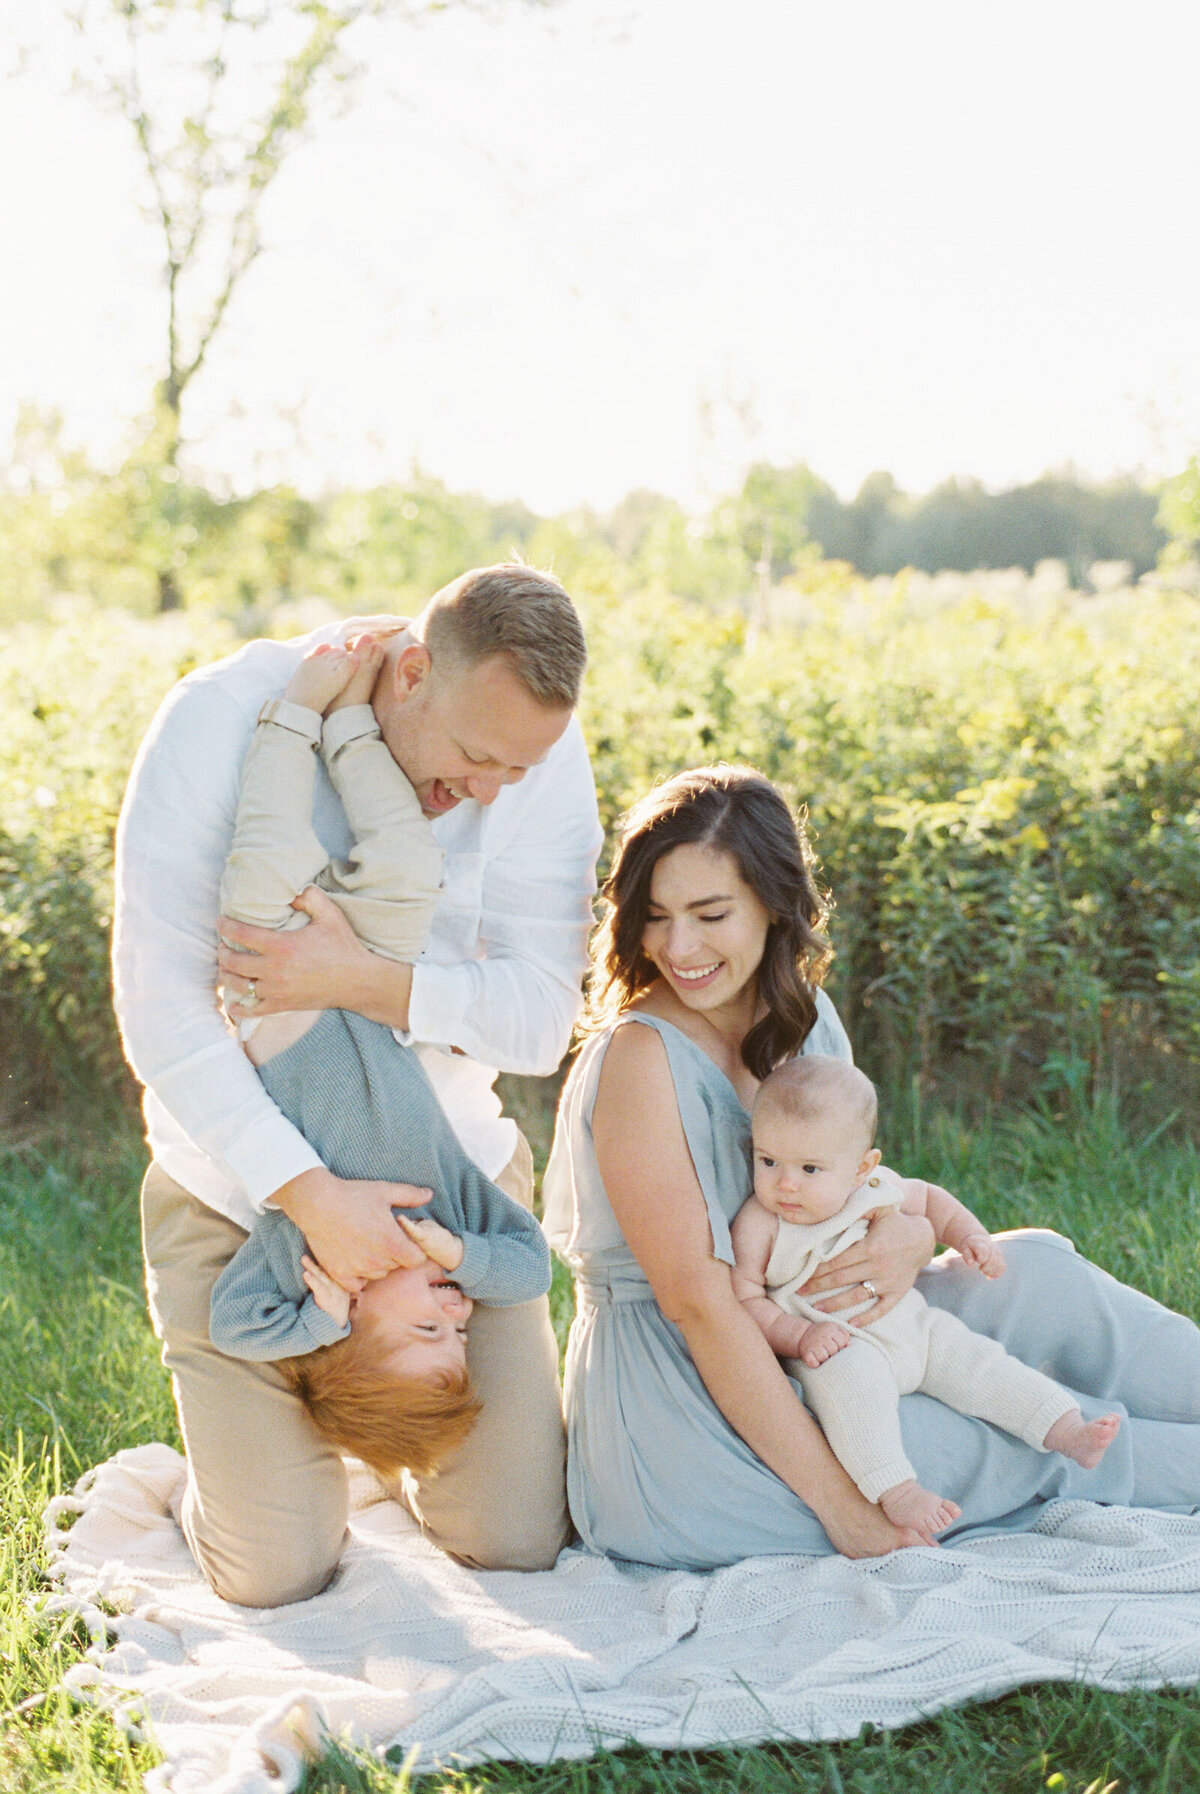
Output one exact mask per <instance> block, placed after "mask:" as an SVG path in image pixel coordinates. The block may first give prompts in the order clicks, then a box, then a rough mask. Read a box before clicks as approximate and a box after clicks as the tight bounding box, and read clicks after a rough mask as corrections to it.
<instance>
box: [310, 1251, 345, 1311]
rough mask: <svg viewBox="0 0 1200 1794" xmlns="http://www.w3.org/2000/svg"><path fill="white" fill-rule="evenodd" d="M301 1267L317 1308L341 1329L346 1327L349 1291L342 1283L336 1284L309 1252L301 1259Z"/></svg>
mask: <svg viewBox="0 0 1200 1794" xmlns="http://www.w3.org/2000/svg"><path fill="white" fill-rule="evenodd" d="M300 1266H301V1269H302V1271H303V1273H304V1282H305V1284H306V1286H307V1288H308V1291H309V1294H310V1295H311V1296H312V1299H313V1301H314V1302H315V1303H316V1305H317V1307H318V1308H319V1309H320V1310H321V1311H322V1313H324V1314H327V1315H329V1316H330V1317H331V1318H332V1319H333V1320H335V1321H336V1322H337V1324H338V1326H339V1327H344V1326H345V1325H346V1322H347V1321H348V1320H349V1319H350V1292H349V1290H345V1289H343V1288H342V1286H341V1284H340V1283H335V1282H334V1281H333V1278H332V1277H330V1276H329V1275H328V1273H327V1272H325V1271H323V1270H322V1269H321V1267H320V1265H319V1264H318V1263H317V1261H316V1259H315V1258H310V1257H309V1256H308V1254H307V1252H306V1253H304V1254H303V1256H302V1257H301V1259H300Z"/></svg>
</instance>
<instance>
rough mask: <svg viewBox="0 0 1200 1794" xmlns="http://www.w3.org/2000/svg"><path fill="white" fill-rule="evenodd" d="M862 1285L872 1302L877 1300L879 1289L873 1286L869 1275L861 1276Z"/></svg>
mask: <svg viewBox="0 0 1200 1794" xmlns="http://www.w3.org/2000/svg"><path fill="white" fill-rule="evenodd" d="M862 1286H863V1288H864V1289H865V1290H866V1292H867V1294H868V1295H869V1296H870V1298H871V1300H872V1302H878V1300H879V1291H878V1290H877V1289H876V1288H875V1285H874V1284H873V1283H872V1282H871V1280H870V1278H869V1277H864V1278H863V1280H862Z"/></svg>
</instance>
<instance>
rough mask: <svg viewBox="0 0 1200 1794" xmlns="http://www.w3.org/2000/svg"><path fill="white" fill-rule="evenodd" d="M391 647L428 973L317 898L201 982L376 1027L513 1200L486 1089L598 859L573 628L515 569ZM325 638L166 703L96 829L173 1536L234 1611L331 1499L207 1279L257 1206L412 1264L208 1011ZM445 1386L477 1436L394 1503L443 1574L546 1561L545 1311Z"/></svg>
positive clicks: (513, 1066)
mask: <svg viewBox="0 0 1200 1794" xmlns="http://www.w3.org/2000/svg"><path fill="white" fill-rule="evenodd" d="M377 622H378V620H377ZM353 628H354V626H353V625H351V626H349V629H350V631H353ZM387 628H388V629H389V630H390V631H391V633H389V634H388V635H387V640H386V643H385V658H384V665H383V669H382V672H381V674H380V677H379V681H378V684H377V686H376V688H375V693H374V695H373V697H372V704H373V707H374V709H375V713H376V716H377V718H378V721H379V725H380V729H381V732H382V734H383V737H384V740H385V741H386V743H387V745H388V747H389V749H390V750H391V752H392V754H393V756H394V758H395V759H396V761H397V763H398V764H399V766H400V767H401V769H402V770H403V771H404V772H405V773H406V775H407V776H408V778H409V780H410V782H411V783H412V785H413V786H414V788H415V790H416V792H417V794H418V797H419V798H420V801H421V804H422V808H423V809H424V811H425V813H426V815H428V816H429V817H430V818H431V821H432V824H433V829H434V833H435V835H436V836H437V838H438V840H439V843H440V845H441V846H442V847H443V848H444V849H445V853H446V862H445V883H444V888H443V891H442V895H441V898H440V899H439V902H438V906H437V910H436V912H435V917H434V923H433V928H432V931H431V935H430V940H429V944H428V946H427V948H426V951H425V953H424V955H423V956H422V958H421V960H420V962H419V963H418V964H417V965H416V966H413V967H409V966H405V965H401V964H398V963H396V962H393V961H386V960H383V959H381V958H379V957H377V956H375V955H373V954H371V953H370V952H369V951H368V950H367V949H366V948H364V947H363V946H362V945H361V943H360V942H359V941H358V940H357V938H356V937H355V936H354V934H353V933H352V932H351V930H350V929H349V927H348V925H347V924H346V923H345V921H344V919H343V917H342V915H341V912H340V911H339V910H338V909H337V907H336V905H334V904H333V903H332V902H331V901H330V900H329V899H326V898H324V897H323V894H322V893H320V892H318V891H315V890H314V891H310V892H308V893H306V894H305V896H304V897H303V898H302V899H301V900H300V901H301V903H302V906H303V907H304V908H305V910H306V911H307V913H308V915H309V917H310V921H309V925H308V926H307V927H306V928H303V929H299V930H296V931H295V932H288V933H283V934H276V933H272V932H270V931H265V930H257V929H252V928H247V927H241V926H239V925H237V924H235V923H232V922H227V923H224V924H222V928H221V934H222V936H223V937H224V938H225V940H226V941H228V942H230V943H232V945H231V946H230V947H227V948H223V949H222V951H221V954H220V976H221V981H222V982H223V984H224V987H225V991H226V999H227V1001H228V1002H229V1003H230V1004H231V1005H233V1006H234V1007H235V1009H236V1008H238V1007H239V1006H240V1007H241V1008H243V1009H245V1010H246V1011H247V1012H253V1013H256V1014H267V1013H274V1012H277V1011H281V1010H298V1009H322V1008H333V1007H340V1008H346V1009H352V1010H356V1011H357V1012H358V1013H360V1014H362V1015H365V1016H367V1017H368V1018H369V1019H371V1020H374V1021H379V1022H383V1023H385V1024H386V1025H388V1026H390V1027H391V1028H393V1029H395V1030H396V1031H397V1034H398V1036H400V1037H402V1038H403V1039H404V1041H405V1042H406V1043H408V1042H412V1043H413V1044H415V1045H417V1048H418V1051H419V1052H420V1055H421V1058H422V1062H423V1064H424V1065H425V1069H426V1071H427V1072H428V1074H429V1076H430V1078H431V1081H432V1082H433V1085H434V1089H435V1090H436V1092H437V1094H438V1097H439V1099H440V1101H441V1104H442V1107H443V1108H444V1109H445V1111H446V1113H447V1115H448V1117H449V1119H450V1122H451V1124H452V1126H453V1127H454V1129H455V1131H456V1132H457V1134H458V1136H459V1138H460V1140H461V1141H462V1143H463V1145H464V1147H465V1148H466V1150H467V1151H468V1153H469V1154H470V1155H471V1157H472V1158H473V1159H474V1160H475V1161H476V1163H478V1164H479V1166H480V1167H481V1169H482V1170H484V1171H485V1172H487V1173H488V1175H490V1176H492V1177H494V1178H495V1179H496V1181H497V1182H498V1183H500V1184H501V1185H502V1186H503V1187H504V1188H505V1189H506V1190H508V1191H509V1193H510V1194H513V1195H515V1196H517V1197H518V1199H519V1200H524V1201H525V1202H527V1203H528V1201H529V1200H530V1198H531V1193H532V1176H531V1163H530V1156H529V1149H528V1146H527V1145H526V1143H525V1142H524V1140H523V1139H522V1138H521V1136H520V1135H519V1133H518V1132H517V1129H516V1127H515V1126H514V1124H513V1123H512V1122H511V1121H509V1120H506V1119H505V1118H504V1117H502V1116H501V1114H500V1107H499V1103H498V1101H497V1099H496V1097H495V1094H494V1092H493V1090H492V1083H493V1081H494V1078H495V1075H496V1071H497V1070H498V1069H499V1070H507V1071H515V1072H525V1073H540V1074H546V1073H548V1072H550V1071H552V1070H553V1069H554V1067H555V1066H556V1065H557V1063H558V1061H559V1059H560V1058H561V1056H562V1053H563V1051H564V1050H565V1048H566V1045H567V1041H568V1038H569V1035H570V1030H571V1026H572V1023H573V1021H574V1018H575V1014H576V1012H577V1008H578V1000H579V978H580V974H581V971H582V969H583V966H584V964H585V963H586V935H587V929H588V926H589V923H590V915H591V911H590V898H591V894H592V891H593V890H594V880H593V873H592V868H593V865H594V861H595V856H596V853H597V851H598V849H599V844H600V829H599V824H598V820H597V816H596V805H595V792H594V788H593V785H592V781H591V774H590V770H589V768H588V764H587V755H586V751H585V749H584V746H583V740H582V736H581V734H580V731H579V729H578V726H577V725H576V724H575V723H574V722H573V720H572V709H573V705H574V702H575V699H576V697H577V695H578V689H579V682H580V679H581V676H582V672H583V666H584V660H585V650H584V644H583V635H582V630H581V628H580V625H579V621H578V618H577V616H576V614H575V611H574V609H573V607H572V605H571V603H570V600H569V599H568V597H567V595H566V593H565V592H564V591H563V590H562V588H561V586H559V585H558V583H557V581H555V580H553V579H551V578H549V577H548V576H547V575H545V574H540V573H536V572H534V571H532V570H531V569H529V568H525V567H520V566H500V567H491V568H484V569H481V570H477V571H476V572H474V573H469V574H466V575H464V576H463V578H462V579H460V580H458V581H456V582H455V583H454V584H453V585H451V586H448V587H447V588H445V590H444V591H442V592H439V593H438V594H437V595H436V597H434V598H433V599H431V601H430V603H429V604H428V605H427V607H426V608H425V610H424V611H423V612H422V613H421V615H420V616H419V617H418V618H416V619H415V620H414V621H413V622H412V623H411V624H409V625H407V626H402V625H395V624H389V625H387ZM377 632H378V633H381V634H382V633H383V631H382V630H378V631H377ZM346 633H347V626H342V627H341V628H327V629H325V630H321V631H318V632H316V634H315V635H314V636H309V637H306V638H304V639H303V640H300V641H294V642H286V643H279V642H256V643H252V644H251V645H250V646H249V647H248V648H245V649H243V650H242V651H241V652H240V653H238V654H235V655H233V656H232V657H231V658H230V659H228V660H226V661H222V662H219V663H218V664H217V665H216V666H213V667H208V668H204V669H202V670H201V671H199V672H197V673H194V674H192V675H190V676H189V678H187V679H185V680H184V681H183V682H182V683H181V684H180V685H179V686H177V687H176V689H175V691H174V692H172V693H171V694H170V695H169V697H168V698H167V699H166V701H165V703H164V704H163V706H162V708H161V709H160V711H159V713H158V716H157V717H156V719H155V721H154V723H153V724H152V725H151V728H150V731H149V733H148V735H147V737H146V741H145V742H144V743H143V746H142V749H141V752H140V754H139V756H138V759H137V762H136V764H135V766H134V770H133V774H132V777H131V780H130V786H129V792H128V794H127V797H126V802H125V807H124V810H123V812H122V818H121V824H120V829H119V832H118V844H117V911H116V928H115V939H114V982H115V988H116V998H117V1011H118V1015H119V1018H120V1021H121V1026H122V1033H123V1038H124V1041H125V1046H126V1051H127V1053H128V1056H129V1059H130V1063H131V1064H132V1065H133V1068H134V1070H135V1071H136V1072H137V1074H138V1076H139V1077H140V1078H141V1079H142V1081H143V1083H144V1084H145V1086H146V1098H145V1110H146V1120H147V1132H148V1136H149V1141H150V1146H151V1149H152V1152H153V1156H154V1163H153V1164H152V1165H151V1168H150V1171H149V1172H148V1174H147V1178H146V1184H145V1186H144V1190H143V1230H144V1241H145V1248H146V1262H147V1287H148V1291H149V1296H150V1305H151V1313H152V1316H153V1318H154V1322H155V1327H156V1330H157V1331H158V1333H159V1335H160V1337H161V1338H162V1340H163V1358H164V1362H165V1363H166V1364H167V1365H168V1367H169V1368H170V1369H171V1371H172V1373H173V1377H174V1384H175V1394H176V1401H177V1404H178V1407H179V1412H180V1420H181V1425H182V1427H183V1433H184V1439H185V1444H186V1447H187V1453H188V1460H189V1482H188V1490H187V1495H186V1498H185V1502H184V1508H183V1515H182V1520H183V1525H184V1529H185V1532H186V1533H187V1536H188V1540H189V1543H190V1545H191V1547H192V1550H193V1552H194V1554H195V1556H196V1559H197V1561H198V1562H199V1564H200V1565H201V1568H202V1569H203V1570H204V1573H205V1575H206V1576H207V1577H208V1579H209V1581H210V1582H211V1584H212V1586H213V1587H214V1588H215V1589H216V1590H217V1592H218V1593H219V1594H221V1595H223V1596H225V1597H226V1598H227V1599H229V1600H234V1601H238V1602H241V1603H243V1604H245V1605H251V1606H274V1605H278V1604H281V1603H283V1602H286V1601H294V1600H300V1599H303V1598H305V1597H306V1596H308V1595H311V1594H313V1593H315V1592H316V1591H317V1590H318V1589H320V1588H321V1587H323V1586H324V1584H325V1582H326V1581H328V1579H329V1576H330V1575H331V1574H332V1572H333V1569H334V1568H335V1566H336V1562H337V1557H338V1554H339V1552H340V1549H341V1543H342V1538H343V1534H344V1530H345V1522H346V1503H347V1496H346V1478H345V1472H344V1469H343V1466H342V1463H341V1460H340V1458H338V1456H337V1454H336V1453H334V1452H333V1451H331V1450H330V1449H329V1448H328V1447H327V1446H325V1445H324V1443H323V1442H322V1441H321V1440H320V1439H319V1438H318V1437H317V1436H316V1434H315V1433H314V1431H313V1429H312V1428H311V1426H310V1425H309V1423H308V1421H307V1418H306V1417H305V1416H304V1414H303V1411H302V1410H301V1409H300V1408H299V1404H298V1403H297V1401H296V1398H295V1397H294V1396H293V1395H292V1394H291V1392H290V1391H289V1390H288V1389H287V1388H286V1386H284V1384H283V1382H282V1379H281V1378H280V1377H279V1376H278V1374H277V1373H275V1372H274V1371H272V1370H271V1368H270V1367H269V1366H264V1365H252V1364H247V1363H244V1362H239V1361H235V1360H232V1359H228V1358H224V1357H223V1356H222V1355H221V1354H219V1353H217V1352H216V1351H215V1350H214V1349H213V1347H212V1346H211V1344H210V1343H209V1340H208V1299H209V1290H210V1289H211V1286H212V1283H213V1282H214V1281H215V1279H216V1277H217V1275H218V1274H219V1273H220V1271H221V1269H222V1268H223V1266H224V1265H225V1264H226V1263H227V1262H228V1260H229V1258H231V1257H232V1255H233V1253H234V1252H235V1251H236V1249H237V1247H238V1245H239V1244H240V1243H241V1240H242V1239H243V1238H244V1235H245V1232H246V1230H247V1229H248V1227H249V1225H250V1223H251V1220H252V1217H253V1214H254V1213H255V1211H256V1210H259V1209H261V1208H262V1207H263V1206H264V1205H265V1204H267V1203H271V1204H273V1205H274V1206H276V1207H279V1208H281V1209H283V1210H284V1212H285V1213H286V1214H288V1215H289V1216H290V1217H291V1218H292V1219H293V1220H294V1221H296V1223H297V1225H298V1226H299V1227H300V1228H301V1229H302V1231H303V1232H304V1233H305V1235H306V1236H307V1238H308V1240H309V1242H310V1245H311V1246H312V1247H313V1249H314V1253H315V1256H316V1257H317V1258H318V1260H319V1261H320V1262H321V1263H322V1264H324V1266H325V1268H326V1269H327V1270H329V1271H330V1272H331V1273H332V1274H333V1275H335V1276H337V1275H339V1273H342V1274H346V1275H352V1274H359V1275H370V1276H382V1275H384V1274H385V1273H386V1272H387V1271H388V1270H390V1269H392V1268H393V1267H394V1266H396V1265H398V1264H404V1263H408V1262H411V1255H412V1244H411V1242H410V1241H409V1240H408V1237H407V1236H406V1235H405V1234H404V1233H403V1232H402V1230H401V1229H400V1228H399V1227H398V1226H397V1225H396V1223H395V1221H394V1219H393V1217H392V1213H391V1203H392V1196H393V1188H394V1187H393V1186H390V1185H386V1184H362V1183H352V1182H347V1181H344V1180H340V1179H338V1178H335V1177H334V1176H333V1175H332V1174H331V1173H330V1172H329V1171H327V1170H326V1169H325V1168H324V1167H323V1166H322V1165H321V1163H320V1161H319V1159H318V1158H317V1155H316V1154H315V1153H314V1152H313V1151H312V1149H311V1148H310V1147H309V1146H308V1144H307V1142H306V1141H305V1140H304V1139H303V1138H302V1136H301V1135H299V1134H298V1133H297V1132H296V1131H295V1129H294V1128H293V1127H292V1126H291V1124H290V1123H289V1122H287V1121H286V1119H285V1118H284V1117H283V1116H282V1115H281V1114H280V1112H279V1111H278V1110H277V1109H276V1108H275V1106H274V1105H273V1104H272V1103H271V1101H270V1099H269V1098H268V1097H267V1096H266V1093H265V1091H264V1090H263V1088H262V1086H261V1084H260V1083H259V1081H258V1078H257V1077H256V1075H255V1073H254V1071H253V1068H252V1067H251V1065H250V1064H249V1061H248V1060H247V1059H246V1058H245V1056H244V1055H243V1053H242V1052H241V1050H240V1048H239V1047H238V1045H237V1043H236V1042H235V1041H234V1039H233V1038H232V1036H231V1035H230V1033H229V1031H228V1029H227V1027H226V1026H225V1024H224V1022H223V1020H222V1018H221V1016H220V1014H219V1012H218V1010H217V1007H216V1002H215V998H214V988H215V985H216V983H217V978H218V941H217V916H216V910H217V890H218V886H219V883H220V878H221V871H222V868H223V866H224V861H225V857H226V854H227V852H228V848H229V843H230V839H231V835H232V829H233V820H234V815H235V812H236V807H237V799H238V790H239V783H240V772H241V762H242V759H243V757H244V754H245V751H246V748H247V745H248V743H249V741H250V737H251V734H252V732H253V730H254V726H255V722H256V720H257V717H258V713H259V710H260V709H261V707H262V705H263V703H264V702H265V701H267V700H269V699H271V698H273V697H276V696H278V695H279V693H280V692H281V691H282V690H283V688H284V686H285V685H286V683H287V681H288V678H289V677H290V674H291V672H292V670H293V668H294V666H295V664H296V662H297V661H298V659H299V658H300V657H301V656H302V655H303V653H304V652H305V651H306V650H307V649H308V648H309V647H311V646H312V645H313V643H314V642H315V641H318V640H322V639H324V640H333V639H338V638H339V637H341V636H343V635H345V634H346ZM313 822H314V827H315V829H316V832H317V834H318V836H319V837H320V839H321V841H322V843H323V844H324V845H325V846H326V847H327V848H328V850H329V851H330V853H331V855H337V856H344V854H345V853H346V852H347V850H348V848H349V845H350V842H349V833H348V829H347V825H346V820H345V817H344V814H343V813H342V811H341V808H340V805H339V804H338V801H337V799H336V797H335V796H334V793H333V790H332V787H331V786H330V785H329V783H328V780H327V778H326V777H325V775H324V773H323V771H318V787H317V795H316V799H315V802H314V812H313ZM469 1364H470V1369H471V1372H472V1375H473V1378H474V1381H475V1383H476V1386H477V1388H478V1391H479V1394H480V1395H481V1397H482V1399H483V1402H484V1413H483V1416H482V1417H481V1419H480V1421H479V1423H478V1425H477V1427H476V1429H475V1432H474V1433H473V1434H472V1436H471V1438H470V1440H469V1441H468V1444H467V1445H466V1446H465V1447H464V1448H463V1450H462V1451H461V1452H460V1454H459V1455H458V1456H457V1457H456V1458H455V1460H454V1461H453V1463H452V1464H451V1465H450V1466H449V1467H447V1469H446V1470H444V1471H443V1473H442V1475H441V1476H439V1477H438V1478H437V1479H435V1480H434V1481H431V1482H429V1483H428V1484H426V1485H423V1486H421V1487H420V1488H419V1489H414V1488H413V1487H412V1486H411V1485H410V1486H408V1487H407V1488H406V1497H407V1499H409V1501H410V1504H411V1505H412V1506H413V1508H414V1511H415V1512H416V1513H417V1514H418V1517H419V1518H420V1519H421V1521H422V1523H423V1525H424V1526H425V1528H426V1530H427V1532H428V1533H429V1535H430V1536H431V1537H432V1538H434V1539H435V1540H436V1541H437V1542H438V1543H439V1544H442V1545H443V1546H444V1547H445V1548H446V1549H447V1550H449V1551H451V1552H453V1553H454V1554H455V1555H456V1556H458V1557H460V1558H462V1559H463V1560H464V1561H468V1562H471V1563H475V1564H478V1565H481V1566H486V1567H505V1568H539V1567H543V1566H545V1565H547V1564H549V1563H552V1562H553V1560H554V1557H555V1555H556V1553H557V1551H558V1549H559V1547H560V1546H561V1544H562V1543H563V1542H564V1539H565V1537H566V1533H567V1519H566V1513H565V1502H564V1495H563V1478H562V1449H563V1448H562V1430H561V1419H560V1416H559V1409H558V1395H557V1383H556V1356H555V1351H554V1339H553V1334H552V1331H551V1329H550V1324H549V1313H548V1308H547V1306H546V1304H545V1303H544V1302H541V1303H530V1304H526V1305H525V1306H523V1307H521V1308H517V1309H509V1310H487V1309H483V1308H480V1309H479V1310H477V1313H476V1317H474V1318H473V1319H472V1323H471V1335H470V1342H469Z"/></svg>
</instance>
